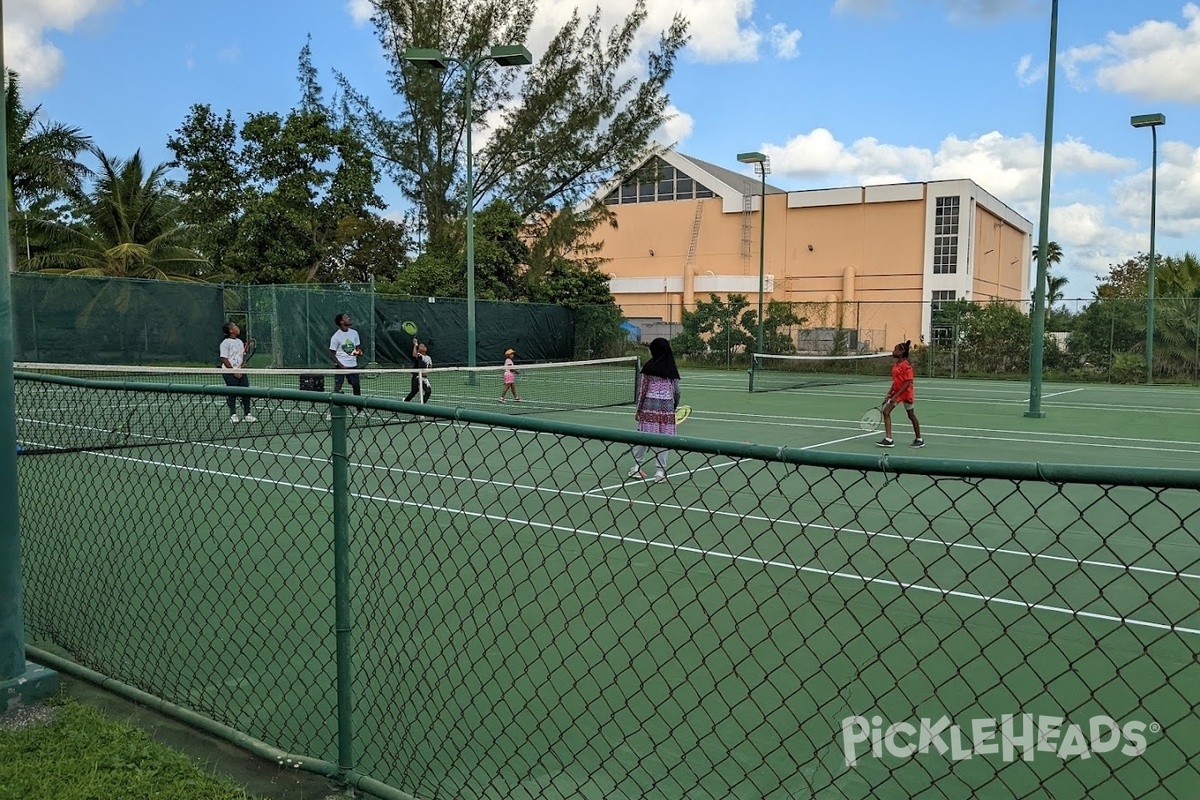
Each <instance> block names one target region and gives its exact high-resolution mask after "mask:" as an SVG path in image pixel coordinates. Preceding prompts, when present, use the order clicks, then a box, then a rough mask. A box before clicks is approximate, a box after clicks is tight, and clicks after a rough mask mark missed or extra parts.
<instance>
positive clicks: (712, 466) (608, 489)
mask: <svg viewBox="0 0 1200 800" xmlns="http://www.w3.org/2000/svg"><path fill="white" fill-rule="evenodd" d="M873 435H874V432H873V431H872V432H871V433H860V434H857V435H855V436H847V437H845V438H843V439H833V440H832V441H828V442H818V443H817V444H810V445H805V446H804V447H801V448H799V449H801V450H814V449H816V448H818V447H825V446H826V445H831V444H841V443H842V442H849V441H851V440H853V439H861V438H863V437H864V436H873ZM668 449H669V448H668ZM744 460H745V459H741V458H739V459H736V460H734V461H728V462H726V463H724V464H709V465H708V466H704V467H699V468H697V469H693V470H684V471H683V472H668V473H667V478H668V479H670V478H679V477H690V476H692V475H695V474H696V473H698V472H705V471H706V470H710V469H720V468H722V467H732V466H733V465H734V464H740V463H742V461H744ZM640 480H641V479H639V478H630V479H627V480H625V481H622V482H621V483H618V484H615V485H613V486H597V487H596V488H595V489H592V490H591V491H589V492H587V493H586V494H592V493H594V492H611V491H613V490H614V489H620V488H621V487H622V486H625V485H626V484H628V483H633V482H635V481H640Z"/></svg>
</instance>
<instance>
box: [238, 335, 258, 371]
mask: <svg viewBox="0 0 1200 800" xmlns="http://www.w3.org/2000/svg"><path fill="white" fill-rule="evenodd" d="M257 350H258V340H257V339H254V338H251V337H247V338H246V344H245V347H244V348H243V349H242V366H243V367H244V366H246V364H247V363H248V362H249V361H250V359H251V358H253V357H254V353H255V351H257Z"/></svg>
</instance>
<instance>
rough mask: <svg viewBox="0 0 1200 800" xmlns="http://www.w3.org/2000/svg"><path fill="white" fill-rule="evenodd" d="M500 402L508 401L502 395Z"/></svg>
mask: <svg viewBox="0 0 1200 800" xmlns="http://www.w3.org/2000/svg"><path fill="white" fill-rule="evenodd" d="M500 402H501V403H507V402H508V401H507V400H505V399H504V398H503V397H501V398H500Z"/></svg>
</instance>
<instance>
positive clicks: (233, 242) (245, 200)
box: [168, 44, 390, 283]
mask: <svg viewBox="0 0 1200 800" xmlns="http://www.w3.org/2000/svg"><path fill="white" fill-rule="evenodd" d="M299 79H300V85H301V101H300V105H299V106H298V107H297V108H295V109H292V110H291V111H290V112H288V113H287V114H278V113H273V112H260V113H255V114H251V115H250V116H249V117H248V118H247V120H246V122H245V123H244V124H243V125H242V126H241V129H240V132H239V133H240V140H239V137H238V136H236V135H235V134H234V131H233V126H232V119H231V117H230V115H229V113H228V112H226V114H225V117H224V118H218V117H216V116H215V115H214V114H213V113H212V110H211V109H210V108H208V107H207V106H203V105H197V106H193V107H192V109H191V111H190V112H189V115H188V117H187V118H186V119H185V120H184V123H183V125H182V126H181V127H180V128H179V129H178V130H176V135H175V136H174V137H172V138H171V139H170V140H169V142H168V144H169V146H170V147H171V149H172V151H173V152H174V154H175V158H176V163H177V164H178V165H179V166H181V167H183V168H184V169H185V170H186V171H187V177H186V179H185V180H184V181H183V183H182V184H181V191H182V193H183V196H184V199H185V202H186V204H187V206H188V211H187V213H188V215H189V218H190V219H206V220H212V221H214V227H213V228H212V229H211V230H210V231H209V232H208V237H207V245H208V247H209V248H210V249H211V252H212V253H213V254H214V258H217V259H219V263H220V265H221V266H222V267H227V268H229V269H231V270H232V271H234V272H236V273H237V274H238V276H239V277H240V278H241V279H243V280H247V281H250V282H255V283H272V282H294V281H312V280H317V279H319V278H325V279H331V278H332V276H334V275H336V274H337V273H338V272H339V271H340V270H342V269H343V267H344V266H345V256H346V249H345V248H346V245H347V242H346V241H345V234H346V233H347V231H348V230H349V229H351V228H352V227H353V226H348V225H347V224H346V221H347V220H349V219H358V220H365V219H367V217H369V216H370V210H369V209H372V208H381V207H382V200H380V198H379V196H378V194H377V193H376V191H375V184H376V182H377V179H378V172H377V171H376V169H375V165H374V160H373V158H372V156H371V154H370V152H369V151H368V149H367V147H366V144H365V143H364V141H363V140H362V139H361V138H360V137H359V136H358V135H357V134H356V132H355V130H354V128H353V127H352V126H350V125H348V124H346V123H345V121H344V120H342V119H341V118H340V117H339V115H338V114H337V113H335V112H334V111H333V110H331V109H330V108H329V107H328V106H327V105H326V104H325V103H324V102H323V100H322V92H321V87H320V85H319V84H318V83H317V77H316V70H315V69H314V67H313V65H312V59H311V51H310V47H309V45H307V44H306V45H305V46H304V48H303V49H302V50H301V52H300V61H299ZM374 230H375V232H376V233H377V234H378V233H385V232H388V231H389V230H390V229H389V228H386V227H382V226H375V229H374Z"/></svg>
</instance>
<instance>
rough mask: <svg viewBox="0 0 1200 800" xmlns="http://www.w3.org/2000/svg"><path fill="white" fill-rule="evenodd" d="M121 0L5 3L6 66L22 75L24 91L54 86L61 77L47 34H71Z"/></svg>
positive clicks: (57, 56)
mask: <svg viewBox="0 0 1200 800" xmlns="http://www.w3.org/2000/svg"><path fill="white" fill-rule="evenodd" d="M119 2H120V0H8V2H6V3H5V4H4V57H5V61H6V66H7V67H8V68H10V69H14V70H16V71H17V72H18V73H19V74H20V75H21V81H22V84H23V85H24V87H25V88H26V89H44V88H47V87H50V86H53V85H54V84H55V83H57V82H58V80H59V78H61V77H62V73H63V69H64V68H65V64H64V62H63V55H62V51H61V50H59V49H58V48H57V47H55V46H54V45H52V44H50V43H49V42H48V41H46V32H47V31H50V30H57V31H64V32H65V31H71V30H73V29H74V28H75V26H76V25H78V24H79V23H80V22H81V21H82V20H84V19H85V18H87V17H89V16H92V15H95V14H99V13H101V12H104V11H107V10H108V9H110V8H112V7H114V6H116V5H118V4H119Z"/></svg>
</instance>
